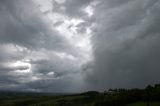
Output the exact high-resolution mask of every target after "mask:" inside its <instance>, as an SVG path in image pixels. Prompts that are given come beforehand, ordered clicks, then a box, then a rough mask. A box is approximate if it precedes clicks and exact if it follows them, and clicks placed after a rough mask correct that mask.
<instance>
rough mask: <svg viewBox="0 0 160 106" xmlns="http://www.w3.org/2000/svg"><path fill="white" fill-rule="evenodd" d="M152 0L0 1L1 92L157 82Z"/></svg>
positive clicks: (157, 23)
mask: <svg viewBox="0 0 160 106" xmlns="http://www.w3.org/2000/svg"><path fill="white" fill-rule="evenodd" d="M159 11H160V1H159V0H0V90H13V91H35V92H83V91H88V90H98V91H104V90H106V89H109V88H144V87H145V86H147V85H148V84H156V83H159V82H160V77H159V75H160V29H159V28H160V20H159V19H160V14H159Z"/></svg>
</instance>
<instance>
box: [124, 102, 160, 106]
mask: <svg viewBox="0 0 160 106" xmlns="http://www.w3.org/2000/svg"><path fill="white" fill-rule="evenodd" d="M127 106H147V103H146V102H136V103H133V104H129V105H127ZM149 106H160V102H150V103H149Z"/></svg>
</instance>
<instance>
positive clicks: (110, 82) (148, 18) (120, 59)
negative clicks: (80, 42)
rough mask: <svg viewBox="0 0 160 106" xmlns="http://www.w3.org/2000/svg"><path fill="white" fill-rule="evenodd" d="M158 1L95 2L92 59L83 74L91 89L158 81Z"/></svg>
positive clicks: (116, 0) (130, 85) (137, 85)
mask: <svg viewBox="0 0 160 106" xmlns="http://www.w3.org/2000/svg"><path fill="white" fill-rule="evenodd" d="M105 3H111V4H112V5H114V6H112V5H111V6H110V5H108V4H105ZM159 3H160V2H159V1H157V0H154V1H151V0H148V1H145V0H135V1H129V0H127V1H126V0H122V1H118V0H113V1H112V0H106V1H105V0H104V1H102V2H101V3H100V5H98V7H97V10H96V13H95V16H99V17H97V25H98V27H97V29H96V30H95V33H94V36H93V37H92V43H93V47H94V48H93V49H94V57H95V60H94V62H93V64H94V65H93V68H89V69H92V71H91V72H89V73H88V76H87V79H88V81H90V82H91V83H92V84H93V86H94V89H99V90H104V89H106V88H110V87H113V88H116V87H118V88H119V87H127V88H131V87H145V86H146V85H147V84H153V83H158V82H159V81H160V79H159V76H158V75H159V74H160V73H159V69H160V66H159V58H160V55H159V52H160V51H159V48H160V46H159V45H160V44H159V42H160V36H159V34H160V32H159V30H158V28H159V26H160V23H159V16H160V15H159V14H158V13H157V11H159V10H160V8H159ZM107 6H108V7H107ZM93 86H92V87H93Z"/></svg>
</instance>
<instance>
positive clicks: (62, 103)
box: [0, 84, 160, 106]
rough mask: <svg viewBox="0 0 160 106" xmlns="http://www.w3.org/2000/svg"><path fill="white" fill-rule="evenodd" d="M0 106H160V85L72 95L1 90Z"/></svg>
mask: <svg viewBox="0 0 160 106" xmlns="http://www.w3.org/2000/svg"><path fill="white" fill-rule="evenodd" d="M56 95H59V96H56ZM0 106H160V85H159V84H157V85H155V86H154V87H153V86H148V87H146V89H109V90H107V91H105V92H103V93H99V92H96V91H89V92H85V93H81V94H70V95H69V94H67V95H66V94H65V95H64V94H63V95H62V94H49V93H18V92H1V93H0Z"/></svg>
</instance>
